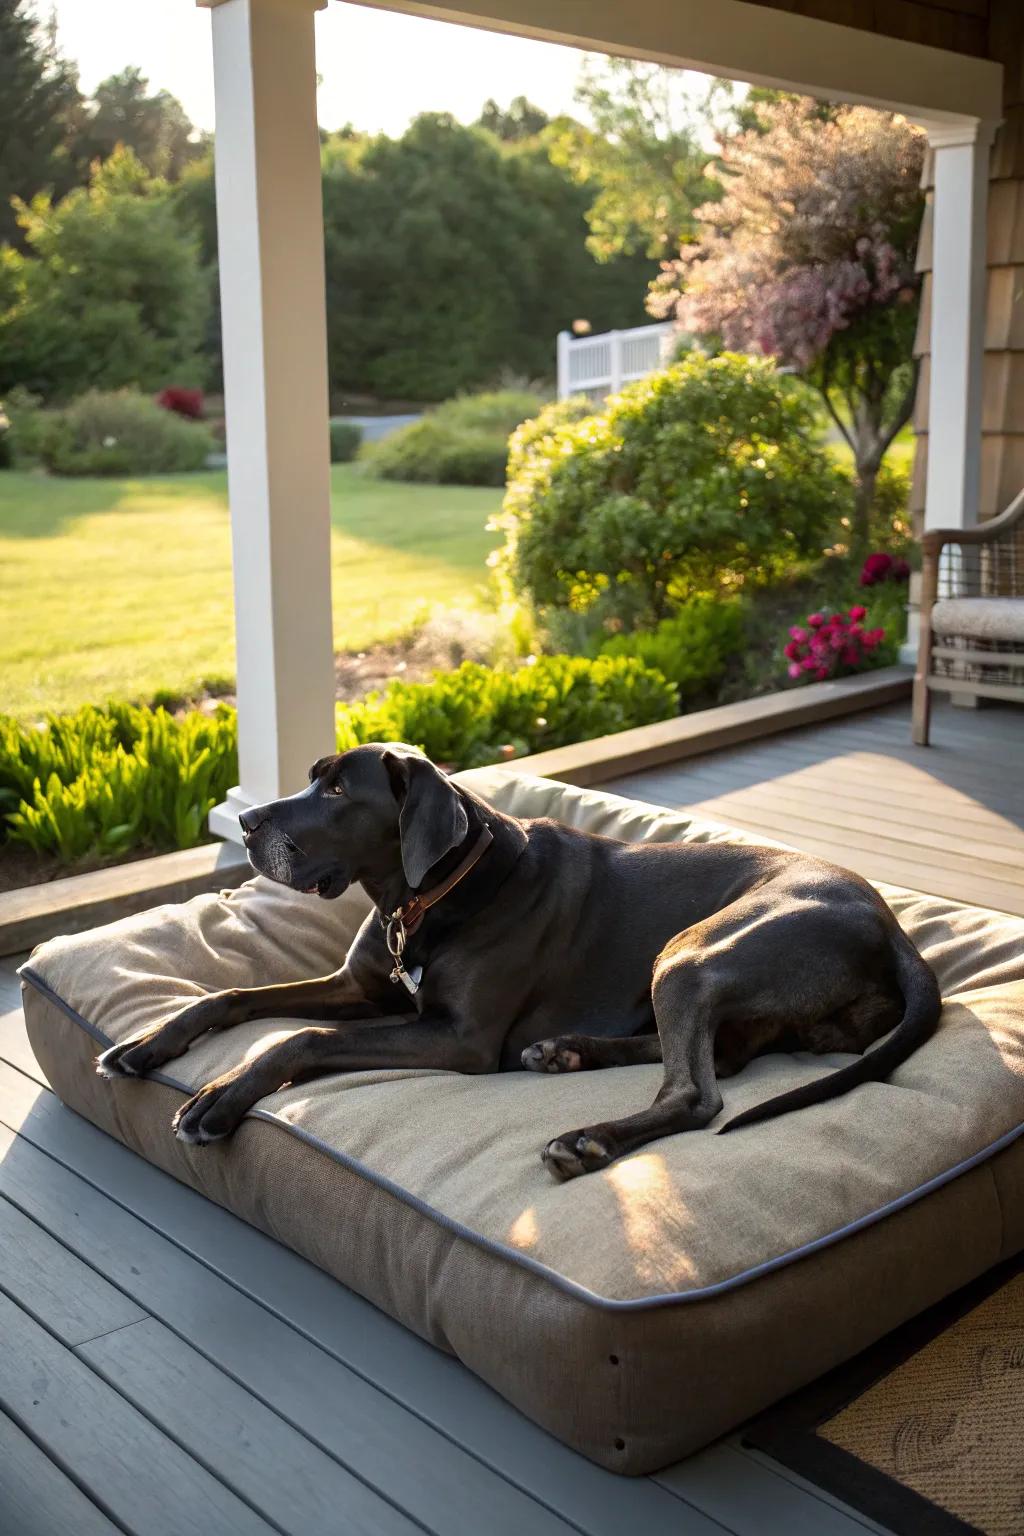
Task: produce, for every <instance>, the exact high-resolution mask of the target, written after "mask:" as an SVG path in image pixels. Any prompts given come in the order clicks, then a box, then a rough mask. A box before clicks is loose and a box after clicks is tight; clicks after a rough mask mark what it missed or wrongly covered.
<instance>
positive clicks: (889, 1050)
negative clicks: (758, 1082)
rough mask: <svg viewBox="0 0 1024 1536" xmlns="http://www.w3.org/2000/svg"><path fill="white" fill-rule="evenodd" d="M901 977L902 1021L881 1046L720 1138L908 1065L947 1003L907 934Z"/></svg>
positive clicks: (743, 1117)
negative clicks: (903, 1064)
mask: <svg viewBox="0 0 1024 1536" xmlns="http://www.w3.org/2000/svg"><path fill="white" fill-rule="evenodd" d="M896 974H897V977H898V979H899V984H900V989H901V991H902V993H903V1003H904V1012H903V1017H902V1019H901V1020H900V1022H899V1023H898V1024H897V1025H896V1027H895V1028H894V1029H893V1030H892V1031H891V1033H890V1034H888V1035H887V1036H886V1037H885V1039H884V1040H883V1041H882V1043H881V1045H876V1046H875V1047H874V1048H873V1049H871V1050H868V1051H865V1052H864V1054H863V1056H861V1057H859V1058H858V1059H857V1060H856V1061H852V1062H850V1064H849V1065H848V1066H845V1067H839V1068H838V1069H837V1070H836V1071H834V1072H828V1073H826V1074H825V1075H824V1076H823V1077H815V1078H812V1080H811V1081H810V1082H809V1083H804V1084H803V1085H802V1087H800V1088H792V1089H791V1090H790V1091H789V1093H780V1094H779V1095H778V1097H777V1098H774V1099H767V1100H766V1101H765V1103H763V1104H755V1105H753V1107H752V1108H750V1109H745V1110H743V1111H742V1113H741V1114H738V1115H734V1116H733V1118H732V1119H731V1120H729V1121H728V1122H727V1123H726V1124H725V1125H723V1126H722V1128H721V1130H720V1131H719V1135H721V1134H722V1133H723V1132H724V1131H735V1130H738V1129H739V1127H740V1126H742V1125H755V1124H756V1123H757V1122H758V1121H759V1120H774V1119H775V1117H776V1116H777V1115H787V1114H789V1111H790V1110H791V1109H806V1108H807V1107H808V1105H810V1104H823V1103H824V1102H825V1100H826V1099H835V1098H838V1097H839V1096H840V1094H843V1093H848V1092H849V1090H850V1089H851V1088H856V1087H857V1086H858V1084H859V1083H877V1082H881V1080H882V1079H883V1078H886V1077H888V1076H889V1073H890V1072H893V1071H895V1069H896V1068H897V1067H898V1066H899V1065H900V1063H901V1062H903V1061H906V1059H907V1057H908V1056H910V1055H911V1054H912V1053H913V1052H914V1051H916V1050H917V1048H918V1046H919V1045H923V1044H924V1042H925V1041H926V1040H927V1039H928V1037H929V1036H930V1035H931V1034H932V1033H933V1031H934V1029H935V1026H936V1024H937V1023H938V1022H939V1014H940V1012H941V1011H942V998H941V995H940V993H939V984H938V982H937V981H936V980H935V973H934V972H933V971H932V968H931V966H930V965H928V964H927V963H926V962H925V961H924V960H922V959H921V956H920V955H919V954H918V952H917V950H916V949H915V948H914V946H913V945H912V944H911V942H910V940H909V939H907V938H905V937H904V936H903V935H902V934H901V935H900V938H899V940H898V941H897V949H896Z"/></svg>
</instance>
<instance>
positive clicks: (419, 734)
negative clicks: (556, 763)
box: [338, 656, 676, 768]
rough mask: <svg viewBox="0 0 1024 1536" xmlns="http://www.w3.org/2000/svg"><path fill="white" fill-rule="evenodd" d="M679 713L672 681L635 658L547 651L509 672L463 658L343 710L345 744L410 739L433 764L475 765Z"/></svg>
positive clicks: (340, 737)
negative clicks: (593, 657)
mask: <svg viewBox="0 0 1024 1536" xmlns="http://www.w3.org/2000/svg"><path fill="white" fill-rule="evenodd" d="M675 713H676V700H675V691H674V689H673V688H672V685H671V684H670V683H668V682H667V681H666V680H665V678H664V677H662V675H661V673H660V672H655V671H653V670H652V669H651V668H650V667H645V666H644V665H643V664H642V662H640V661H637V660H636V659H635V658H634V657H625V656H599V657H598V658H597V659H596V660H594V661H591V660H589V659H588V658H587V657H585V656H539V657H537V659H536V660H535V661H534V662H532V663H527V665H525V666H522V667H518V668H516V670H515V671H511V672H504V671H495V670H492V668H490V667H485V666H482V665H480V663H479V662H474V661H465V662H463V664H462V666H461V667H459V668H457V670H456V671H454V672H438V673H436V674H435V676H434V678H433V680H432V681H431V682H429V683H402V682H393V683H389V684H388V686H387V688H385V689H384V690H383V691H382V692H380V693H374V694H371V695H370V696H369V698H367V699H365V700H363V702H362V703H360V704H352V705H349V706H347V707H346V708H341V709H339V711H338V746H339V750H340V751H344V750H345V749H346V748H348V747H354V746H358V745H359V744H360V743H361V742H366V741H408V742H410V743H411V744H412V745H413V746H418V747H422V748H423V750H424V752H426V753H427V755H428V757H432V758H433V759H434V760H435V762H440V763H444V764H446V765H448V766H451V767H455V768H477V767H479V766H481V765H482V764H484V763H493V762H498V761H500V760H501V759H502V758H504V757H521V756H523V755H524V754H526V753H530V752H543V751H546V750H547V749H548V748H549V747H561V746H565V745H567V744H568V743H569V742H573V741H589V740H590V739H591V738H592V737H594V736H604V735H606V734H607V733H609V732H611V731H624V730H627V729H629V727H631V726H635V725H651V724H652V723H653V722H654V721H655V720H667V719H668V718H669V717H670V716H672V715H674V714H675Z"/></svg>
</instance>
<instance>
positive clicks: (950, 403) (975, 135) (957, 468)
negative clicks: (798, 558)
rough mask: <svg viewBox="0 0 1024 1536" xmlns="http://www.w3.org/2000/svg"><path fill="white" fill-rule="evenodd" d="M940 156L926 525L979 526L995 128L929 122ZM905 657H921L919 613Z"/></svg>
mask: <svg viewBox="0 0 1024 1536" xmlns="http://www.w3.org/2000/svg"><path fill="white" fill-rule="evenodd" d="M921 126H922V127H924V128H925V129H926V130H927V133H928V143H929V145H930V146H931V148H932V150H933V152H934V155H935V176H934V191H933V194H932V195H933V198H934V204H933V223H932V251H933V255H932V287H931V342H930V349H931V378H930V387H929V396H928V477H927V480H926V482H925V514H924V524H925V528H966V527H968V526H970V524H972V523H974V522H976V521H977V517H978V491H979V485H980V477H981V373H982V361H983V358H984V331H985V233H986V228H985V220H986V212H987V209H988V159H989V150H990V148H991V145H992V139H993V135H994V133H995V127H996V125H995V124H994V123H993V122H989V121H984V120H981V119H979V118H964V119H962V120H961V121H959V122H954V123H922V125H921ZM909 618H910V622H909V626H908V632H907V641H906V644H905V646H904V647H903V650H902V652H901V659H902V660H904V661H909V662H915V661H916V660H917V638H918V623H917V609H916V606H912V607H911V609H910V615H909Z"/></svg>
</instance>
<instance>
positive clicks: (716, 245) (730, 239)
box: [649, 98, 924, 548]
mask: <svg viewBox="0 0 1024 1536" xmlns="http://www.w3.org/2000/svg"><path fill="white" fill-rule="evenodd" d="M758 119H759V121H758V124H757V126H756V127H753V128H750V129H748V130H747V131H746V132H743V133H740V134H739V135H737V136H736V137H735V138H733V139H731V140H730V141H727V142H726V143H725V144H724V145H723V147H722V157H721V164H722V170H723V174H724V179H725V187H726V191H725V195H724V197H723V198H722V200H721V201H720V202H716V203H711V204H709V205H708V206H706V207H704V208H700V209H698V210H697V215H696V217H697V219H698V220H699V222H700V225H701V232H700V234H699V235H698V238H697V240H696V242H695V243H694V244H691V245H686V246H683V248H682V251H681V253H680V255H679V256H678V258H676V259H675V260H674V261H671V262H665V263H663V264H662V272H661V276H660V277H659V278H657V279H656V280H655V283H654V284H653V286H652V292H651V297H650V300H649V307H650V308H651V310H652V312H653V313H655V314H657V315H660V316H662V317H664V316H675V317H676V318H677V319H678V321H679V323H680V325H681V327H682V328H683V329H684V330H686V331H690V332H694V333H696V334H698V335H713V336H715V337H718V338H720V339H721V341H722V343H723V344H724V345H725V346H726V347H728V348H730V349H731V350H735V351H745V352H764V353H768V354H770V355H772V356H773V357H776V358H777V359H778V360H779V361H780V362H781V363H783V364H785V365H787V366H789V367H792V368H795V369H797V370H798V371H799V372H800V373H802V374H803V375H804V376H805V377H806V378H807V379H808V380H809V381H810V382H811V383H813V384H814V385H815V386H816V387H817V389H818V390H819V391H820V392H821V395H822V397H823V399H824V401H825V405H826V407H827V409H828V412H829V414H830V416H831V417H832V419H833V421H834V422H835V424H836V426H837V427H838V429H839V431H840V432H841V433H842V435H843V437H844V438H845V439H846V441H847V442H848V443H849V445H850V448H851V450H852V452H853V457H854V463H855V466H856V473H857V496H856V503H855V519H854V542H855V544H856V545H857V546H858V547H859V548H863V547H864V546H865V545H866V543H867V539H868V527H869V518H870V512H871V503H872V500H873V496H874V488H875V479H876V476H877V474H878V470H879V466H880V465H881V462H882V457H883V455H884V453H885V451H886V449H887V448H888V446H889V444H890V443H891V442H892V440H893V438H894V437H895V436H896V433H897V432H898V431H899V430H900V428H901V427H902V426H903V425H904V423H905V422H906V421H907V420H908V419H909V417H910V413H911V410H912V409H913V403H914V390H915V387H916V382H917V372H916V365H915V364H914V363H913V361H912V343H913V333H914V325H915V319H916V311H917V296H918V279H917V277H916V275H915V272H914V258H915V252H916V247H917V232H918V227H919V225H920V220H921V211H922V208H923V198H922V193H921V190H920V179H921V165H922V157H923V142H924V140H923V135H922V134H921V133H920V132H919V131H918V130H917V129H915V128H913V127H911V126H910V124H909V123H907V122H906V120H905V119H903V118H901V117H899V116H891V115H886V114H884V113H880V112H874V111H871V110H869V109H868V108H866V107H838V108H829V109H824V110H823V109H822V108H821V107H820V106H819V105H817V104H814V103H809V102H807V101H804V100H794V99H792V98H787V99H784V100H781V101H776V102H770V103H768V104H766V105H764V106H762V107H759V109H758Z"/></svg>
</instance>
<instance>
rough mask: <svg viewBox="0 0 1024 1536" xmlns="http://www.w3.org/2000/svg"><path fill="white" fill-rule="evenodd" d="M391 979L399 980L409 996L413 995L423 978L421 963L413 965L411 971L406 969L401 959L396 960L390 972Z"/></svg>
mask: <svg viewBox="0 0 1024 1536" xmlns="http://www.w3.org/2000/svg"><path fill="white" fill-rule="evenodd" d="M391 980H392V981H400V982H401V983H402V986H403V987H404V988H405V990H406V991H407V992H408V993H409V996H410V997H415V996H416V993H417V992H418V991H419V989H420V982H421V981H422V980H423V967H422V965H414V966H413V968H412V970H411V971H407V970H406V969H405V966H404V965H403V964H402V962H401V960H398V961H396V963H395V968H394V970H393V971H392V972H391Z"/></svg>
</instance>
